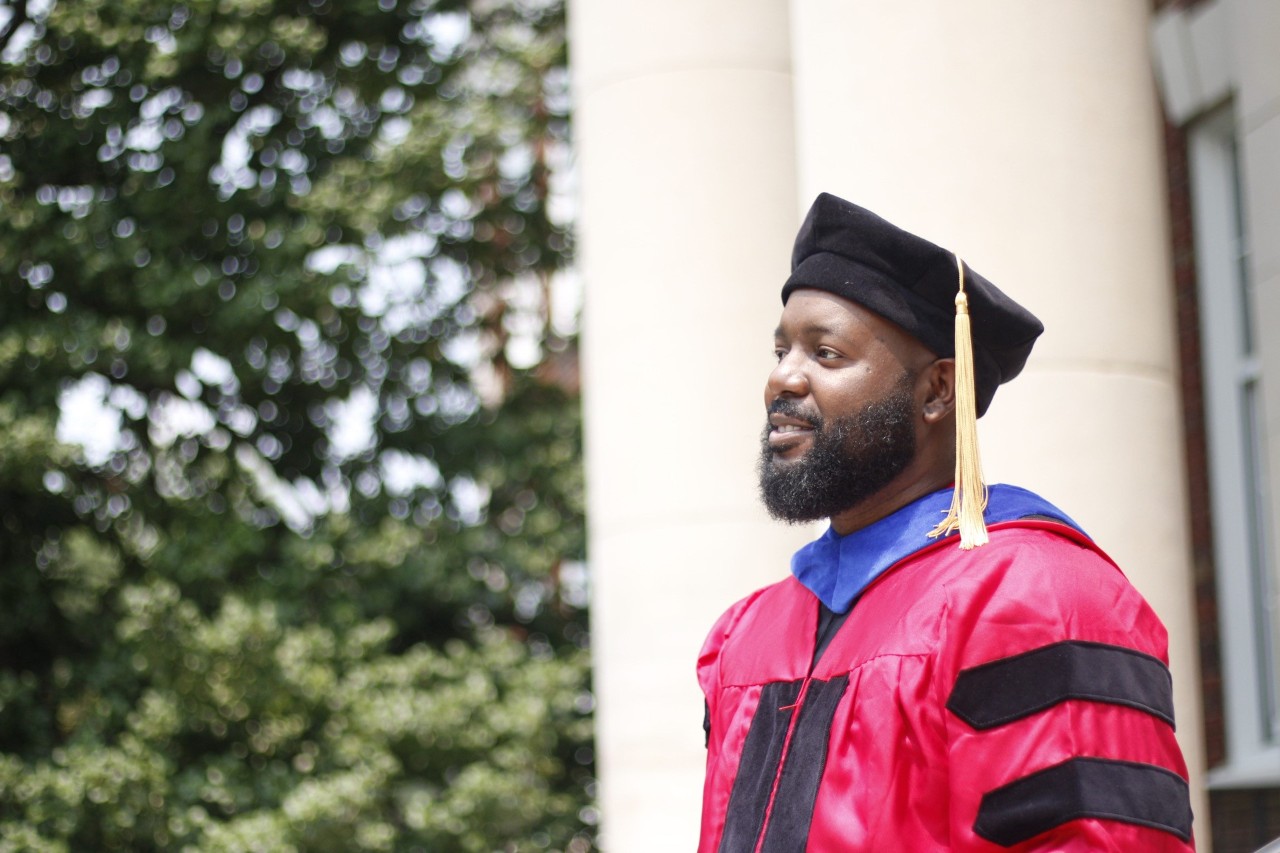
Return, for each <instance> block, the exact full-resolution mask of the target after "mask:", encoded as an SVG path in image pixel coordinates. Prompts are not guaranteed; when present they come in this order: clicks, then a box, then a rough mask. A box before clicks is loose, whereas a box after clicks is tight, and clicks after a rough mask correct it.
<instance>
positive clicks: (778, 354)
mask: <svg viewBox="0 0 1280 853" xmlns="http://www.w3.org/2000/svg"><path fill="white" fill-rule="evenodd" d="M786 354H787V350H786V347H774V348H773V360H774V361H782V357H783V356H785V355H786Z"/></svg>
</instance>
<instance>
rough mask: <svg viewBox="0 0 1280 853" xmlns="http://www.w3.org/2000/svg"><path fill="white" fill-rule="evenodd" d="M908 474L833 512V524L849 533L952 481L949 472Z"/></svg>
mask: <svg viewBox="0 0 1280 853" xmlns="http://www.w3.org/2000/svg"><path fill="white" fill-rule="evenodd" d="M906 475H907V472H905V471H904V472H903V476H900V477H897V478H895V479H894V480H893V482H891V483H889V485H887V486H885V487H884V488H883V489H881V490H880V491H878V492H876V493H875V494H874V495H872V496H871V497H869V498H867V499H866V500H864V501H860V502H859V503H857V504H855V505H854V506H852V507H850V508H849V509H847V510H845V511H844V512H841V513H837V514H836V515H833V516H831V528H832V529H833V530H835V532H836V533H837V534H839V535H840V536H847V535H849V534H850V533H852V532H854V531H855V530H861V529H862V528H864V527H866V526H868V525H870V524H874V523H875V522H877V521H879V520H880V519H882V518H884V517H885V516H888V515H892V514H893V513H895V512H897V511H898V510H900V509H902V508H903V507H904V506H906V505H907V504H909V503H914V502H915V501H918V500H919V499H920V498H922V497H924V496H925V495H928V494H932V493H934V492H936V491H938V489H942V488H945V487H946V486H947V485H948V484H949V483H951V477H950V476H945V475H937V474H935V475H933V476H930V477H921V476H919V475H918V474H917V476H913V477H909V476H906Z"/></svg>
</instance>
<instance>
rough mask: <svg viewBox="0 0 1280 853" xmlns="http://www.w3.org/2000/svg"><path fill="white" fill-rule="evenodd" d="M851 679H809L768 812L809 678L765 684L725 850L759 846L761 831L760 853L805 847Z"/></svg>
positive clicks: (733, 797) (728, 819) (733, 852)
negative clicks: (834, 720) (835, 724)
mask: <svg viewBox="0 0 1280 853" xmlns="http://www.w3.org/2000/svg"><path fill="white" fill-rule="evenodd" d="M848 683H849V676H848V675H842V676H839V677H838V678H833V679H831V680H830V681H818V680H816V679H813V680H810V682H809V689H808V691H807V692H806V693H805V699H804V706H803V707H802V708H801V709H800V718H799V719H798V720H797V721H796V726H795V730H794V731H793V732H792V733H791V745H790V747H789V748H788V752H787V757H786V761H785V762H784V763H783V765H782V770H781V773H782V777H781V779H780V780H779V782H778V793H777V795H776V796H774V798H773V808H772V811H769V796H770V794H772V792H773V782H774V779H775V778H776V777H777V776H778V773H779V769H778V764H779V761H781V760H782V748H783V745H784V744H785V743H786V740H787V730H788V728H789V727H790V725H791V715H792V713H793V711H794V708H793V706H794V705H795V702H796V700H797V698H798V697H799V695H800V690H801V687H802V686H803V684H804V681H803V680H798V681H787V682H781V681H780V682H774V683H772V684H766V685H765V686H764V689H763V690H762V691H761V694H760V704H759V706H758V707H757V708H756V713H755V716H754V717H753V718H752V720H751V728H750V729H748V731H747V740H746V743H744V744H743V748H742V758H741V760H740V761H739V763H738V774H737V776H736V777H735V778H734V780H733V790H732V791H731V792H730V793H729V808H728V811H727V814H726V815H725V823H724V834H723V835H722V836H721V838H720V848H719V850H720V853H740V851H744V850H747V851H749V850H755V848H756V843H757V842H758V841H759V839H760V833H761V831H762V830H763V831H764V832H765V838H764V843H763V845H762V847H761V853H790V851H795V850H802V849H804V842H805V840H806V839H807V838H808V837H809V825H810V823H811V822H812V821H813V807H814V803H815V802H816V801H817V797H818V786H819V784H820V783H821V781H822V770H823V768H824V766H825V765H826V761H827V743H828V741H830V739H831V720H832V718H833V717H834V716H835V712H836V706H837V705H839V704H840V697H841V696H843V695H844V690H845V686H846V685H847V684H848ZM766 811H769V826H768V828H767V829H766V828H765V826H764V819H765V812H766Z"/></svg>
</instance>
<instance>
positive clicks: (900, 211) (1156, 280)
mask: <svg viewBox="0 0 1280 853" xmlns="http://www.w3.org/2000/svg"><path fill="white" fill-rule="evenodd" d="M1149 6H1150V4H1149V3H1147V2H1145V0H1092V2H1084V1H1083V0H1038V2H1035V3H1026V2H1023V0H971V2H966V3H954V2H951V0H899V2H894V3H882V2H875V0H793V2H792V38H793V44H794V45H795V48H794V63H793V64H794V68H795V76H796V112H797V122H796V138H797V149H798V163H799V183H800V186H801V188H802V192H801V196H802V198H808V197H811V196H812V195H813V194H814V193H816V192H817V191H819V190H823V189H825V190H830V191H832V192H835V193H836V194H838V195H842V196H844V197H845V198H848V199H850V200H852V201H855V202H857V203H859V204H863V205H865V206H867V207H869V208H871V209H872V210H874V211H876V212H877V213H880V214H881V215H883V216H885V217H886V218H888V219H890V220H892V221H894V222H896V223H897V224H899V225H902V226H903V227H905V228H908V229H909V230H913V231H915V232H916V233H919V234H921V235H924V236H926V237H928V238H930V239H932V240H934V241H935V242H937V243H939V244H941V245H944V246H947V247H949V248H954V249H957V250H960V251H961V253H962V254H963V256H964V258H965V260H966V261H968V262H969V263H970V264H972V266H973V267H974V268H975V269H977V270H979V271H981V272H982V273H983V274H984V275H986V276H987V277H989V278H990V279H991V280H992V281H994V282H995V283H996V284H997V285H998V286H1000V287H1001V288H1003V289H1005V290H1007V291H1008V292H1009V293H1010V294H1011V295H1013V296H1014V297H1015V298H1017V299H1018V300H1019V301H1021V302H1023V303H1024V304H1026V305H1027V306H1028V307H1030V308H1031V309H1032V310H1033V311H1035V312H1036V314H1038V315H1039V316H1040V317H1041V318H1042V319H1043V320H1044V322H1045V326H1046V328H1047V331H1046V332H1045V334H1044V336H1043V337H1042V338H1041V341H1040V343H1039V344H1038V345H1037V348H1036V351H1035V352H1034V353H1033V355H1032V357H1031V360H1030V362H1029V364H1028V366H1027V369H1026V372H1025V373H1024V374H1023V375H1022V376H1021V377H1020V378H1018V379H1017V380H1016V381H1015V382H1013V383H1012V384H1011V385H1008V386H1006V387H1005V388H1003V389H1002V390H1001V391H1000V392H999V393H998V394H997V395H996V400H995V403H994V404H993V406H992V409H991V413H990V415H988V416H987V417H985V418H983V420H982V421H981V422H980V424H979V430H980V434H981V441H982V450H983V459H984V463H985V465H986V469H987V474H988V478H989V479H990V480H991V481H993V482H999V481H1006V482H1015V483H1019V484H1021V485H1025V486H1027V487H1029V488H1032V489H1035V490H1036V491H1039V492H1041V493H1042V494H1044V495H1045V496H1046V497H1047V498H1049V499H1050V500H1051V501H1053V502H1054V503H1056V504H1058V505H1060V506H1061V507H1062V508H1063V509H1065V510H1066V511H1067V512H1068V513H1070V514H1071V515H1072V516H1073V517H1074V518H1075V519H1076V520H1077V521H1079V522H1080V523H1081V524H1082V525H1083V526H1084V528H1085V529H1086V530H1088V531H1089V532H1090V533H1091V534H1092V535H1093V536H1094V538H1095V539H1096V540H1097V541H1098V542H1099V543H1100V544H1101V545H1102V546H1103V548H1105V549H1106V550H1107V551H1108V552H1109V553H1110V554H1111V555H1112V556H1113V557H1114V558H1115V559H1116V560H1117V561H1118V562H1119V564H1120V565H1121V566H1122V567H1123V569H1124V571H1125V573H1126V574H1127V575H1128V576H1129V578H1130V579H1132V581H1133V582H1134V584H1135V585H1136V586H1137V587H1138V588H1139V589H1140V590H1141V591H1142V592H1143V593H1144V594H1145V595H1146V596H1147V598H1148V600H1149V601H1150V602H1151V603H1152V605H1153V606H1154V607H1155V608H1156V610H1157V611H1158V612H1159V614H1160V616H1161V617H1162V618H1163V620H1164V622H1165V624H1166V625H1167V626H1168V628H1169V635H1170V657H1171V659H1172V670H1173V675H1174V693H1175V696H1174V698H1175V703H1176V706H1177V715H1178V737H1179V740H1180V742H1181V744H1182V747H1183V750H1184V753H1185V755H1186V758H1187V763H1188V765H1189V766H1190V768H1191V773H1192V783H1193V790H1194V793H1193V806H1194V807H1195V810H1196V815H1197V823H1196V831H1197V835H1198V836H1199V838H1200V839H1202V841H1204V842H1206V843H1207V841H1208V814H1209V811H1208V807H1207V802H1206V800H1205V798H1204V796H1203V789H1202V786H1201V781H1200V776H1201V769H1202V767H1203V764H1204V760H1203V744H1202V729H1201V713H1200V692H1199V687H1198V677H1197V672H1198V664H1197V659H1196V646H1195V637H1196V623H1195V620H1194V618H1193V617H1194V613H1193V603H1192V580H1191V569H1190V564H1189V546H1188V536H1187V533H1186V531H1185V530H1184V522H1185V519H1186V518H1187V513H1186V498H1185V484H1184V480H1185V472H1184V470H1183V459H1182V451H1181V442H1182V436H1181V434H1180V429H1179V423H1180V420H1179V405H1180V404H1179V398H1178V387H1177V377H1176V375H1175V370H1176V367H1175V365H1176V360H1175V357H1174V353H1175V350H1174V331H1175V330H1174V311H1173V306H1172V296H1171V288H1170V286H1169V281H1170V272H1169V269H1170V258H1169V249H1168V245H1167V239H1166V217H1167V214H1166V208H1165V197H1164V192H1163V183H1162V181H1163V173H1162V165H1161V161H1160V154H1159V152H1160V151H1161V145H1160V132H1161V124H1160V117H1159V112H1158V106H1157V101H1156V90H1155V87H1154V85H1153V82H1152V75H1151V62H1150V59H1149V55H1148V49H1147V33H1148V22H1149Z"/></svg>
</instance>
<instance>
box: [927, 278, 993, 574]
mask: <svg viewBox="0 0 1280 853" xmlns="http://www.w3.org/2000/svg"><path fill="white" fill-rule="evenodd" d="M956 267H957V269H958V270H959V272H960V291H959V292H958V293H957V294H956V485H955V491H954V492H953V493H952V495H951V509H950V510H948V511H947V516H946V518H944V519H942V521H940V522H938V526H937V527H935V528H933V530H932V531H930V532H929V536H930V537H931V538H932V537H937V536H945V535H946V534H948V533H950V532H951V531H953V530H956V529H959V531H960V547H961V548H962V549H964V550H966V551H968V550H969V549H971V548H976V547H978V546H979V545H985V544H987V525H986V523H985V522H984V521H983V520H982V513H983V511H984V510H986V508H987V486H986V483H984V482H982V460H981V459H980V458H979V455H978V401H977V395H976V393H975V391H974V387H973V340H972V333H971V331H970V329H969V297H968V296H966V295H965V292H964V261H962V260H960V256H959V255H956Z"/></svg>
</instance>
